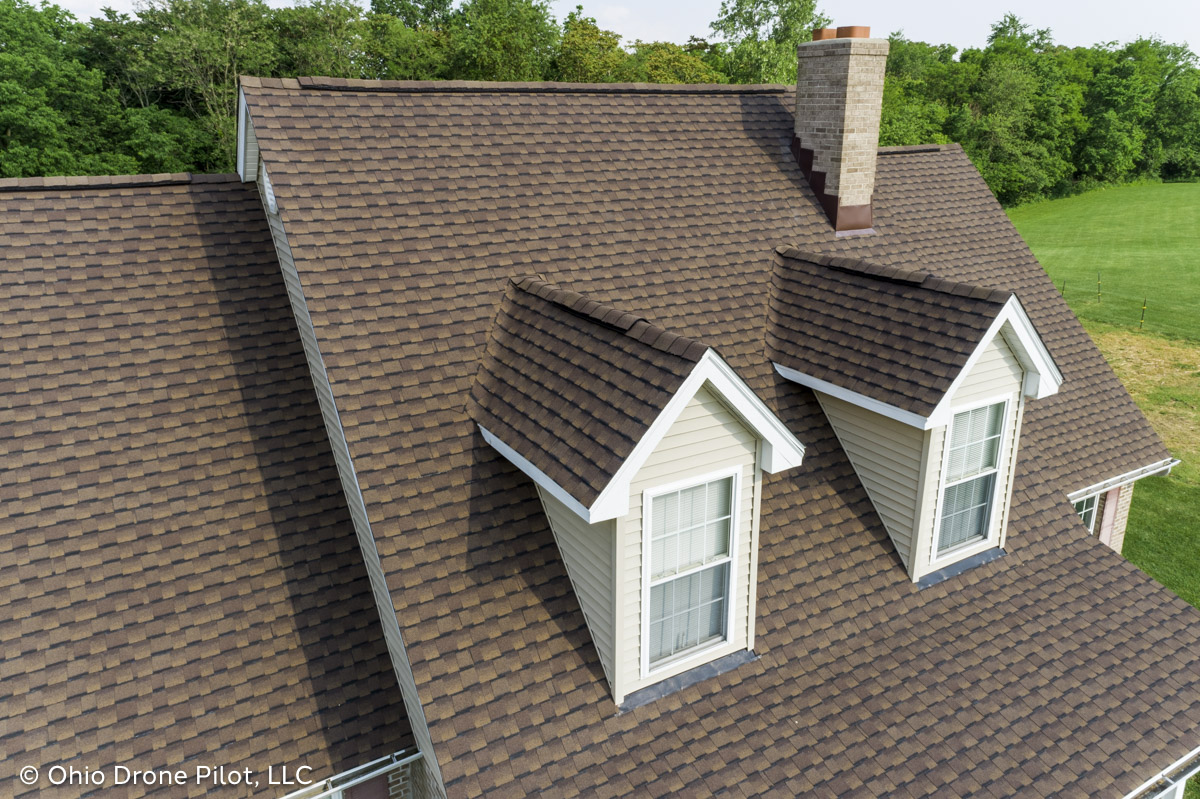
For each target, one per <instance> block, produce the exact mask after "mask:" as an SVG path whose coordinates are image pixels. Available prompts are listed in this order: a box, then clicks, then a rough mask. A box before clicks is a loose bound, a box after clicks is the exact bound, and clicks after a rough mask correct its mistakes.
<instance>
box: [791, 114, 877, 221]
mask: <svg viewBox="0 0 1200 799" xmlns="http://www.w3.org/2000/svg"><path fill="white" fill-rule="evenodd" d="M792 155H793V156H794V157H795V158H796V164H797V165H798V166H799V167H800V171H801V172H803V173H804V177H805V178H807V179H808V185H809V186H810V187H811V188H812V190H813V194H815V195H817V202H819V203H821V208H822V209H823V210H824V211H825V216H827V217H829V221H830V222H832V223H833V229H834V230H836V231H837V232H838V233H845V232H849V231H856V230H870V229H871V226H872V225H873V224H874V221H873V220H874V213H873V210H872V206H871V204H870V203H867V204H866V205H839V204H838V198H837V195H836V194H827V193H826V192H825V173H824V172H822V171H821V170H819V169H813V151H812V150H811V149H809V148H808V147H804V146H802V145H801V143H800V138H799V137H798V136H793V137H792Z"/></svg>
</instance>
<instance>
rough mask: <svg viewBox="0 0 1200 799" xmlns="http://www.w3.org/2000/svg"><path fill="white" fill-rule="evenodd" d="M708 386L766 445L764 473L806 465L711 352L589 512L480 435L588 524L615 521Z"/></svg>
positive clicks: (800, 449)
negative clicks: (642, 471) (639, 477)
mask: <svg viewBox="0 0 1200 799" xmlns="http://www.w3.org/2000/svg"><path fill="white" fill-rule="evenodd" d="M706 383H707V384H709V385H711V386H712V388H713V390H714V391H716V392H717V394H718V395H719V396H720V397H721V399H723V400H724V401H725V402H726V404H727V405H728V406H729V409H730V411H732V412H733V413H734V415H736V416H737V417H738V418H739V419H740V420H741V421H742V423H743V424H745V425H746V426H747V427H749V428H750V429H752V430H753V431H754V432H755V433H756V434H757V435H758V436H759V438H760V439H761V440H762V458H761V460H760V463H759V465H760V466H761V467H762V469H763V470H764V471H767V472H770V473H772V474H774V473H775V472H780V471H784V470H786V469H791V468H794V467H796V466H799V465H800V463H801V462H802V461H803V460H804V445H803V444H801V443H800V442H799V441H798V440H797V439H796V437H795V436H794V435H792V432H791V431H790V430H788V429H787V426H786V425H784V424H783V422H781V421H779V418H778V417H776V416H775V414H774V413H772V412H771V409H770V408H768V407H767V406H766V404H764V403H763V401H762V400H760V399H759V398H758V396H757V395H756V394H755V393H754V391H753V390H751V388H750V387H749V386H747V385H746V383H745V382H744V381H743V380H742V379H741V378H740V377H738V376H737V373H736V372H734V371H733V369H731V368H730V367H729V365H728V364H727V363H725V361H723V360H722V359H721V357H720V356H719V355H717V353H716V351H714V350H711V349H710V350H708V351H707V352H705V353H704V355H703V356H702V357H701V358H700V360H699V361H698V362H697V363H696V366H695V367H694V368H693V369H692V372H691V374H689V375H688V376H687V378H685V379H684V381H683V384H682V385H681V386H680V387H679V389H678V390H677V391H676V392H675V396H673V397H671V399H670V401H669V402H667V404H666V407H664V408H663V409H662V411H660V412H659V414H658V418H656V419H655V420H654V422H653V423H652V424H651V425H650V427H649V429H647V430H646V432H645V434H644V435H643V436H642V439H641V440H640V441H639V442H638V443H637V445H636V446H634V448H633V452H631V453H630V454H629V457H628V458H626V459H625V462H624V463H622V464H621V467H620V468H619V469H617V472H616V474H614V475H613V476H612V479H611V480H609V483H608V485H607V486H605V487H604V490H603V491H601V492H600V496H598V497H597V498H596V501H595V502H593V503H592V505H591V507H585V506H584V505H583V503H582V502H580V501H578V500H577V499H575V498H574V497H573V496H571V494H570V493H569V492H568V491H567V490H566V489H564V488H563V487H562V486H560V485H559V484H558V483H556V482H554V481H553V480H552V479H550V477H549V476H548V475H546V473H545V472H543V471H542V470H540V469H538V468H537V467H536V466H534V465H533V464H532V463H531V462H530V461H529V460H528V459H527V458H525V457H523V456H522V455H521V454H520V453H518V452H517V451H516V450H514V449H513V448H512V447H510V446H508V445H507V444H505V443H504V442H503V441H501V440H500V439H498V438H497V437H496V436H495V435H494V434H492V433H491V432H490V431H489V430H487V429H486V428H484V427H483V425H480V426H479V430H480V432H482V433H483V438H484V440H485V441H487V442H488V444H490V445H491V446H492V447H493V448H495V450H496V451H497V452H499V453H500V454H501V455H503V456H504V457H505V458H507V459H508V460H509V462H511V463H512V464H513V465H514V466H516V467H517V468H518V469H520V470H521V471H522V472H524V473H525V474H526V475H528V477H529V478H530V479H531V480H533V481H534V482H535V483H537V484H538V485H539V486H541V487H542V488H544V489H546V490H547V491H549V492H550V494H551V495H552V496H554V497H555V498H556V499H558V500H559V501H560V502H562V503H563V504H564V505H566V506H567V507H568V508H570V509H571V510H572V511H574V512H575V514H576V515H578V516H579V518H581V519H583V520H584V521H585V522H587V523H588V524H595V523H596V522H603V521H607V520H609V519H616V518H618V517H620V516H624V515H625V514H626V513H628V512H629V490H630V485H631V484H632V482H633V478H634V476H635V475H636V474H637V473H638V471H639V470H640V469H641V468H642V466H644V465H645V464H646V461H647V460H648V459H649V458H650V455H651V454H652V453H653V452H654V450H655V449H656V448H657V447H658V445H659V443H660V442H661V441H662V439H663V437H664V436H666V434H667V432H668V431H669V430H670V429H671V425H673V424H675V421H676V420H677V419H678V418H679V416H680V414H682V413H683V409H684V408H686V407H687V404H688V403H689V402H691V401H692V398H693V397H695V396H696V393H697V392H699V391H700V389H701V388H702V387H703V386H704V385H705V384H706Z"/></svg>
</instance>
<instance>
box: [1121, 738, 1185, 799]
mask: <svg viewBox="0 0 1200 799" xmlns="http://www.w3.org/2000/svg"><path fill="white" fill-rule="evenodd" d="M1172 772H1175V774H1174V776H1168V775H1170V774H1171V773H1172ZM1197 774H1200V746H1197V747H1196V748H1195V749H1193V750H1192V751H1190V752H1188V753H1187V754H1186V755H1184V756H1183V757H1181V758H1179V759H1178V760H1176V761H1175V762H1174V763H1173V764H1171V765H1170V766H1169V767H1168V768H1165V769H1163V770H1162V771H1160V772H1158V773H1157V774H1155V775H1154V776H1153V777H1151V778H1150V779H1148V780H1146V781H1145V782H1143V783H1142V784H1141V785H1139V786H1138V787H1137V788H1135V789H1134V790H1132V791H1130V792H1129V793H1127V794H1125V799H1158V797H1160V796H1162V795H1163V794H1165V793H1166V792H1167V791H1170V790H1172V789H1175V790H1178V791H1179V796H1183V792H1182V786H1183V785H1184V784H1186V783H1187V781H1188V780H1189V779H1191V778H1192V777H1194V776H1196V775H1197Z"/></svg>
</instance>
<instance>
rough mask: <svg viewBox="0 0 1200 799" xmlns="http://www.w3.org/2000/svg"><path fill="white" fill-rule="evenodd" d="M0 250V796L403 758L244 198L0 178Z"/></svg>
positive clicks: (280, 310) (266, 263)
mask: <svg viewBox="0 0 1200 799" xmlns="http://www.w3.org/2000/svg"><path fill="white" fill-rule="evenodd" d="M0 242H2V243H3V246H0V316H2V317H3V319H4V324H3V326H0V351H2V352H3V357H2V359H0V429H3V430H4V435H3V436H0V462H2V463H3V464H4V468H3V475H4V477H3V480H0V652H2V653H3V654H2V657H3V664H2V669H3V679H2V680H0V751H3V752H4V758H3V760H4V763H5V765H6V766H10V767H11V770H6V772H5V773H4V774H3V775H0V780H2V781H3V785H4V787H3V788H0V793H3V794H4V795H5V796H13V795H17V796H29V797H33V796H43V795H51V793H53V795H56V796H81V795H85V794H87V795H97V796H98V795H101V794H103V795H108V793H107V792H108V791H112V790H113V788H112V780H113V767H114V766H116V765H123V766H126V767H129V768H132V769H166V768H171V769H177V768H179V769H184V770H187V771H188V772H189V779H190V776H191V774H192V773H193V772H194V768H195V766H196V765H211V766H214V767H215V766H218V765H226V766H229V767H231V768H252V769H253V770H254V771H255V772H256V773H258V774H259V775H260V779H262V780H265V779H266V774H265V771H266V768H267V767H268V766H272V765H273V766H275V767H276V774H278V773H279V767H282V766H287V767H288V768H289V771H290V772H292V773H294V770H295V768H297V767H299V766H303V765H307V766H309V767H310V768H312V769H313V772H312V773H311V776H313V777H316V778H324V777H329V776H332V775H333V774H336V773H339V772H341V771H343V770H346V769H348V768H352V767H354V766H358V765H361V764H362V763H365V762H367V761H369V760H372V759H374V758H377V757H381V756H384V755H388V754H391V753H393V752H395V751H397V750H400V749H404V748H408V747H411V745H412V737H411V732H410V731H409V728H408V723H407V719H406V716H405V713H404V708H403V704H402V702H401V700H400V697H399V692H398V689H397V687H396V681H395V676H394V674H393V671H392V667H391V664H390V661H389V660H388V655H387V652H386V650H385V648H384V646H383V643H382V636H381V632H380V625H379V621H378V614H377V612H376V610H375V608H374V603H373V601H372V599H371V593H370V586H369V584H368V582H367V578H366V572H365V569H364V567H363V562H362V556H361V555H360V553H359V548H358V544H357V541H356V538H355V535H354V531H353V528H352V526H351V523H350V518H349V514H348V512H347V510H346V503H345V499H344V497H343V495H342V492H341V487H340V485H339V482H338V478H337V473H336V470H335V468H334V463H333V458H332V455H331V453H330V449H329V444H328V442H327V439H326V437H325V432H324V428H323V425H322V423H321V419H320V415H319V413H318V411H317V407H316V402H315V399H314V395H313V391H312V382H311V379H310V378H309V376H308V371H307V367H306V365H305V361H304V357H303V352H302V350H301V347H300V344H299V341H298V339H297V336H296V332H295V322H294V320H293V318H292V315H291V310H290V308H289V306H288V303H287V299H286V297H285V295H284V292H283V284H282V279H281V277H280V273H279V266H278V264H277V262H276V260H275V254H274V250H273V248H272V245H271V241H270V237H269V234H268V232H267V230H266V226H265V220H264V217H263V212H262V206H261V203H260V202H259V200H258V198H257V196H256V195H255V193H254V192H253V190H252V189H248V188H247V187H244V186H242V185H241V184H240V183H239V182H238V180H237V178H236V176H232V177H231V176H212V177H196V178H190V177H189V176H186V175H161V176H149V177H140V178H117V179H109V178H87V179H72V180H64V179H57V180H55V179H45V180H41V179H39V180H22V181H0ZM55 764H61V765H63V766H65V767H74V768H77V769H81V770H82V769H91V770H102V771H103V773H104V774H105V776H106V778H107V784H106V786H104V787H102V788H92V787H91V786H88V787H84V786H79V785H76V786H74V787H70V788H68V787H64V788H62V789H58V790H59V792H57V793H55V792H54V789H50V788H49V787H48V785H47V782H46V780H47V779H48V776H49V775H48V771H47V770H48V768H49V767H50V766H52V765H55ZM25 765H31V766H35V767H37V768H39V769H41V772H42V782H41V784H40V785H38V786H34V787H26V786H24V785H23V784H21V782H20V781H19V780H18V779H17V776H16V771H17V768H18V767H20V766H25ZM263 789H264V790H266V787H265V783H264V784H263ZM89 790H90V794H89ZM144 793H146V794H154V795H170V796H185V795H186V796H231V797H234V796H236V797H244V796H245V795H246V789H245V788H244V787H232V786H229V787H225V788H214V787H212V786H206V785H197V784H195V783H194V782H189V785H188V786H187V787H183V786H167V787H157V788H153V787H152V788H145V787H144V786H138V787H136V788H135V787H133V786H128V787H126V788H122V789H120V795H121V796H129V797H134V796H140V795H142V794H144Z"/></svg>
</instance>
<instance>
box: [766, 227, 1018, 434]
mask: <svg viewBox="0 0 1200 799" xmlns="http://www.w3.org/2000/svg"><path fill="white" fill-rule="evenodd" d="M1010 297H1012V292H1009V291H1000V290H995V289H981V288H979V287H976V286H968V285H966V284H963V283H953V282H950V281H947V280H943V279H941V278H937V277H935V276H933V275H931V274H929V273H928V272H917V271H912V270H907V269H900V268H897V267H879V266H876V265H874V264H871V263H869V262H866V261H860V260H858V259H856V258H847V257H844V256H841V257H839V256H833V257H830V256H824V255H820V254H819V253H806V252H803V251H800V250H796V249H794V248H786V247H784V248H780V249H779V251H778V252H776V253H775V263H774V271H773V272H772V280H771V310H770V323H769V324H768V325H767V328H766V336H767V342H768V347H769V348H770V353H771V358H772V360H774V361H775V362H776V363H779V364H782V365H783V366H787V367H791V368H793V369H796V370H798V371H800V372H803V373H804V374H806V375H808V376H810V377H815V378H817V379H819V380H824V381H825V382H827V383H833V384H834V385H836V386H839V387H841V388H845V389H849V390H850V391H854V392H857V393H859V394H863V395H865V396H867V397H870V398H871V399H875V400H879V401H881V402H886V403H887V404H889V405H892V406H894V407H897V408H900V409H902V410H905V411H911V412H912V413H916V414H919V415H921V416H928V415H929V414H931V413H932V412H933V409H934V408H936V407H937V404H938V403H939V402H940V401H941V400H942V398H943V397H945V395H946V392H947V391H949V389H950V384H951V383H953V382H954V379H955V378H956V377H958V375H959V374H960V373H961V372H962V369H963V367H964V366H965V365H966V363H967V359H968V358H970V357H971V353H973V352H974V351H975V350H976V349H977V348H978V346H979V343H980V341H982V339H983V335H984V333H986V332H987V330H988V327H989V326H990V325H991V323H992V321H993V320H994V319H995V318H996V316H997V315H999V313H1000V311H1001V310H1002V309H1003V308H1004V304H1005V303H1006V302H1008V300H1009V298H1010Z"/></svg>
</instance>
